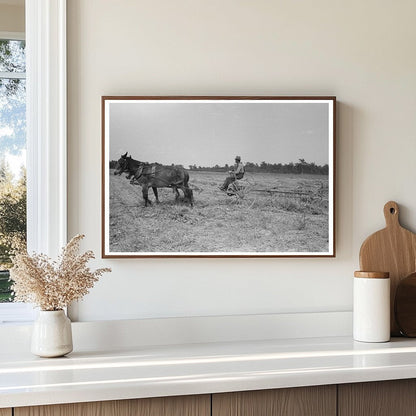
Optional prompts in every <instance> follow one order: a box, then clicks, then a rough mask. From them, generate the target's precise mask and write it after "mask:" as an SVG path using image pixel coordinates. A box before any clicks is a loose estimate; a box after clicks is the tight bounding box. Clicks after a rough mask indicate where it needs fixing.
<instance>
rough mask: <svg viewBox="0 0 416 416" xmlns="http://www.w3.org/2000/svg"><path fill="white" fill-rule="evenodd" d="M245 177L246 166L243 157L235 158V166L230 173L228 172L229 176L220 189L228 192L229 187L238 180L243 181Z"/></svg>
mask: <svg viewBox="0 0 416 416" xmlns="http://www.w3.org/2000/svg"><path fill="white" fill-rule="evenodd" d="M243 176H244V165H243V163H242V162H241V157H240V156H236V157H235V164H234V166H233V167H232V169H231V170H230V171H228V176H227V177H226V178H225V181H224V183H223V184H222V186H220V187H219V188H220V189H221V191H224V192H225V191H227V189H228V186H229V185H230V184H231V183H233V182H235V181H236V180H237V179H242V178H243Z"/></svg>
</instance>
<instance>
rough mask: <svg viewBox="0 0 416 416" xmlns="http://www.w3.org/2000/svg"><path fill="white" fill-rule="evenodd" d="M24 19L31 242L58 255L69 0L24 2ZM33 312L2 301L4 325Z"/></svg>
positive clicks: (62, 228)
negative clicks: (67, 10) (67, 0)
mask: <svg viewBox="0 0 416 416" xmlns="http://www.w3.org/2000/svg"><path fill="white" fill-rule="evenodd" d="M25 20H26V65H27V85H26V98H27V99H26V124H27V134H26V140H27V154H26V161H27V246H28V250H29V251H37V252H43V253H45V254H48V255H49V256H51V257H55V256H56V255H57V253H58V252H59V251H60V249H61V247H62V246H63V245H64V244H65V243H66V214H67V212H66V189H67V188H66V0H54V1H49V0H42V1H40V0H25ZM0 38H3V39H11V37H10V36H4V34H1V33H0ZM22 39H23V38H21V39H20V40H22ZM16 72H17V71H16ZM33 315H34V313H33V308H32V307H31V305H26V304H18V303H0V324H1V323H2V322H6V323H8V322H16V321H29V320H31V319H32V317H33Z"/></svg>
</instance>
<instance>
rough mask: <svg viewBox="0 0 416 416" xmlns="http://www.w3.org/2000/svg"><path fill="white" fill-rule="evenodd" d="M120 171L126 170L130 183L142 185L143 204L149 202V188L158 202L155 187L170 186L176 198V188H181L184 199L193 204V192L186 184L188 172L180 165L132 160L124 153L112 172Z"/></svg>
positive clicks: (177, 193) (177, 196)
mask: <svg viewBox="0 0 416 416" xmlns="http://www.w3.org/2000/svg"><path fill="white" fill-rule="evenodd" d="M122 172H128V175H127V178H131V177H132V176H133V178H132V179H131V181H130V183H132V184H138V185H140V186H141V187H142V193H143V199H144V202H145V206H147V205H148V204H150V203H151V202H150V200H149V197H148V191H149V188H152V189H153V192H154V194H155V197H156V202H159V199H158V196H157V188H172V189H173V190H174V192H175V193H176V199H178V198H179V192H178V189H181V190H182V192H183V194H184V197H185V199H186V200H187V201H188V202H189V203H190V204H191V206H193V192H192V189H190V188H189V185H188V182H189V174H188V172H187V171H186V170H185V169H184V168H182V167H178V166H164V165H160V164H159V163H144V162H140V161H138V160H134V159H133V158H132V157H131V156H127V153H126V154H124V155H122V156H121V158H120V159H119V160H118V162H117V166H116V170H115V172H114V174H121V173H122Z"/></svg>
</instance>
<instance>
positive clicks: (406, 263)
mask: <svg viewBox="0 0 416 416" xmlns="http://www.w3.org/2000/svg"><path fill="white" fill-rule="evenodd" d="M384 217H385V219H386V228H383V229H382V230H380V231H377V232H375V233H374V234H371V235H370V236H369V237H368V238H367V239H366V240H365V241H364V242H363V244H362V246H361V250H360V269H361V270H363V271H382V272H389V273H390V282H391V288H390V327H391V335H393V336H397V335H400V330H399V327H398V326H397V324H396V322H395V318H394V299H395V296H396V289H397V286H398V284H399V282H400V280H402V279H403V278H405V277H406V276H408V275H409V274H410V273H413V272H414V271H416V253H415V251H416V234H414V233H412V232H411V231H409V230H406V229H405V228H403V227H402V226H401V225H400V222H399V206H398V205H397V203H396V202H394V201H389V202H387V204H386V205H384Z"/></svg>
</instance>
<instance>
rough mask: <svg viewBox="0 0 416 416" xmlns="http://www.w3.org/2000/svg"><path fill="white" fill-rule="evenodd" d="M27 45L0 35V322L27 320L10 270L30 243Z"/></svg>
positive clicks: (12, 36)
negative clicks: (13, 257) (17, 249)
mask: <svg viewBox="0 0 416 416" xmlns="http://www.w3.org/2000/svg"><path fill="white" fill-rule="evenodd" d="M26 222H27V221H26V43H25V40H24V39H23V35H22V34H13V33H6V34H0V322H7V321H11V320H12V321H16V320H27V319H30V318H31V316H32V313H31V312H30V306H29V305H13V306H12V307H10V306H8V305H5V304H6V303H9V302H11V301H12V292H11V289H10V286H11V282H10V281H9V272H8V268H9V267H10V266H11V261H10V252H11V250H12V247H13V245H15V244H26Z"/></svg>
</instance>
